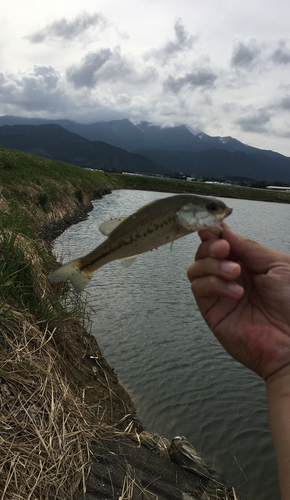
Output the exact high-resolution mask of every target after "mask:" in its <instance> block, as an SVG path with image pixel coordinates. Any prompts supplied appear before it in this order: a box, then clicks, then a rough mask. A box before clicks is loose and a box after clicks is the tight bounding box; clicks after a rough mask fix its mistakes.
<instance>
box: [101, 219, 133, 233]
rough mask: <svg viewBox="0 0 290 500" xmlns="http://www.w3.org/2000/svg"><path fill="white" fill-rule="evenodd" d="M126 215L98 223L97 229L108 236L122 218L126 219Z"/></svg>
mask: <svg viewBox="0 0 290 500" xmlns="http://www.w3.org/2000/svg"><path fill="white" fill-rule="evenodd" d="M127 218H128V217H118V218H117V219H110V220H108V221H106V222H103V224H101V225H100V227H99V230H100V231H101V233H102V234H104V235H105V236H110V234H111V233H112V232H113V231H114V229H116V227H117V226H119V224H121V222H123V220H125V219H127Z"/></svg>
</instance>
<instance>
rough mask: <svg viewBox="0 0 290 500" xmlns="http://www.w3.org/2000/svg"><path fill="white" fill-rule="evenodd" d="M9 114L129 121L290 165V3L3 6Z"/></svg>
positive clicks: (65, 1) (4, 91)
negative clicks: (260, 152) (275, 155)
mask: <svg viewBox="0 0 290 500" xmlns="http://www.w3.org/2000/svg"><path fill="white" fill-rule="evenodd" d="M2 2H3V5H2V9H1V16H0V68H1V70H0V114H1V115H5V114H10V115H18V116H30V117H45V118H68V119H72V120H76V121H79V122H82V123H93V122H95V121H108V120H112V119H121V118H129V119H130V120H131V121H133V122H134V123H138V122H139V121H141V120H146V121H149V122H152V123H154V124H156V125H180V124H187V125H188V126H190V128H191V129H192V130H193V131H203V132H205V133H207V134H209V135H218V136H229V135H230V136H232V137H235V138H237V139H239V140H241V141H242V142H245V143H247V144H250V145H252V146H256V147H259V148H265V149H273V150H275V151H278V152H280V153H282V154H285V155H287V156H290V2H289V0H275V2H274V1H273V0H271V1H270V0H251V1H248V2H247V1H246V2H242V1H241V0H202V1H200V0H199V1H197V0H123V1H120V0H98V1H96V0H94V1H93V0H50V1H49V2H39V1H36V0H25V1H23V0H2Z"/></svg>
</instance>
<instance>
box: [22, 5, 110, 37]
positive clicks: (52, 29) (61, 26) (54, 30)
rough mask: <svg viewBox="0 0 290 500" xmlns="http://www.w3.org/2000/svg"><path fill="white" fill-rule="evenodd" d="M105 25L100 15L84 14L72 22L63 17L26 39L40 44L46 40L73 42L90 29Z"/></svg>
mask: <svg viewBox="0 0 290 500" xmlns="http://www.w3.org/2000/svg"><path fill="white" fill-rule="evenodd" d="M105 25H106V21H105V18H104V16H102V14H99V13H95V14H88V13H86V12H84V13H81V14H78V15H77V16H76V17H75V18H74V19H72V20H68V19H67V18H65V17H63V18H62V19H59V20H55V21H53V22H52V23H50V24H47V25H46V26H45V27H44V28H42V29H40V30H38V31H35V32H34V33H32V34H31V35H26V38H27V40H29V41H30V42H31V43H42V42H45V40H47V39H48V40H51V39H52V40H53V39H60V40H73V39H75V38H76V37H78V36H80V35H82V34H83V33H85V32H86V31H87V30H88V29H90V28H92V27H96V26H98V27H100V28H103V27H104V26H105Z"/></svg>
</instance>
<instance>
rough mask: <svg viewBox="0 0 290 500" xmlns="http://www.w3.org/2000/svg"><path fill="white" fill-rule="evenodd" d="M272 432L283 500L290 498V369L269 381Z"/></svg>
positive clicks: (268, 391)
mask: <svg viewBox="0 0 290 500" xmlns="http://www.w3.org/2000/svg"><path fill="white" fill-rule="evenodd" d="M267 395H268V405H269V415H270V425H271V432H272V437H273V442H274V448H275V454H276V460H277V467H278V473H279V480H280V490H281V499H282V500H289V498H290V369H289V368H287V369H283V370H281V373H280V374H279V375H278V376H275V377H272V378H271V379H269V380H268V381H267Z"/></svg>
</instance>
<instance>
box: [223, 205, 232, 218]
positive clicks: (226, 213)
mask: <svg viewBox="0 0 290 500" xmlns="http://www.w3.org/2000/svg"><path fill="white" fill-rule="evenodd" d="M232 211H233V209H232V208H230V207H227V208H226V209H225V217H228V216H229V215H231V213H232Z"/></svg>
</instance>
